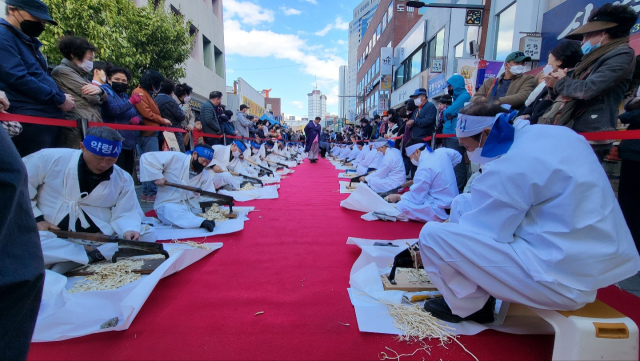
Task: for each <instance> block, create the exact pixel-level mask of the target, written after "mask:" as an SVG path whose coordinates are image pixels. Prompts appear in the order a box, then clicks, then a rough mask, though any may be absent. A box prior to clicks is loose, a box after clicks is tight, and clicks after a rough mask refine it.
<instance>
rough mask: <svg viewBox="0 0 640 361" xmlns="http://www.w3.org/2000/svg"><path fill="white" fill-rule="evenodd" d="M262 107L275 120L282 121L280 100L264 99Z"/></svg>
mask: <svg viewBox="0 0 640 361" xmlns="http://www.w3.org/2000/svg"><path fill="white" fill-rule="evenodd" d="M264 106H265V109H266V110H267V111H268V112H271V113H273V116H274V117H275V119H276V120H281V119H282V99H280V98H264Z"/></svg>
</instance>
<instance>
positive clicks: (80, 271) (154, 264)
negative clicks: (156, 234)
mask: <svg viewBox="0 0 640 361" xmlns="http://www.w3.org/2000/svg"><path fill="white" fill-rule="evenodd" d="M164 261H165V259H164V258H157V259H145V260H144V263H143V264H142V266H141V267H140V268H139V269H135V270H133V271H132V272H133V273H139V274H141V275H148V274H151V273H153V271H155V270H156V268H158V267H160V265H161V264H162V262H164ZM92 274H94V272H92V271H91V265H86V266H82V267H80V268H76V269H74V270H71V271H69V272H67V273H65V274H64V275H65V276H67V277H84V276H91V275H92Z"/></svg>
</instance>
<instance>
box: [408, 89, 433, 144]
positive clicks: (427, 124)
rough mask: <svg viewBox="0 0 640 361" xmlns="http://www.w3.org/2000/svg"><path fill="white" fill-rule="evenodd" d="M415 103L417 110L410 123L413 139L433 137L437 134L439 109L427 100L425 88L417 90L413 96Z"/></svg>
mask: <svg viewBox="0 0 640 361" xmlns="http://www.w3.org/2000/svg"><path fill="white" fill-rule="evenodd" d="M413 102H414V104H415V105H416V107H417V109H416V110H415V111H414V112H413V117H412V118H411V120H409V122H408V125H410V127H411V139H424V138H427V137H431V136H433V134H434V133H435V132H436V117H437V116H438V109H436V106H435V105H433V103H431V102H430V101H429V99H428V98H427V90H426V89H425V88H419V89H416V91H415V93H414V94H413Z"/></svg>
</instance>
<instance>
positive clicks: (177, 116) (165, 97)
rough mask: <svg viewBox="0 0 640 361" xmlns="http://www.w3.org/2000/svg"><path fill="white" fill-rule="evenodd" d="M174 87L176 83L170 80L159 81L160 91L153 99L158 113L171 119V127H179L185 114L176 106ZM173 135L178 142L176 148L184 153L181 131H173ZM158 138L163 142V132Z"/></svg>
mask: <svg viewBox="0 0 640 361" xmlns="http://www.w3.org/2000/svg"><path fill="white" fill-rule="evenodd" d="M175 89H176V85H175V84H174V83H173V82H172V81H171V80H169V79H165V80H163V81H162V83H160V91H159V92H158V95H156V97H155V99H154V100H155V101H156V104H158V109H160V115H161V116H162V117H163V118H166V119H169V120H170V121H171V127H172V128H177V129H181V128H182V123H183V122H184V120H185V115H184V113H183V112H182V109H180V107H179V106H178V103H176V101H175V100H174V99H173V92H174V90H175ZM173 135H174V137H175V139H176V143H178V149H177V150H179V151H180V152H183V153H184V152H185V148H184V137H183V136H182V133H175V132H174V133H173ZM159 138H160V139H161V141H162V142H164V141H165V140H164V133H160V137H159Z"/></svg>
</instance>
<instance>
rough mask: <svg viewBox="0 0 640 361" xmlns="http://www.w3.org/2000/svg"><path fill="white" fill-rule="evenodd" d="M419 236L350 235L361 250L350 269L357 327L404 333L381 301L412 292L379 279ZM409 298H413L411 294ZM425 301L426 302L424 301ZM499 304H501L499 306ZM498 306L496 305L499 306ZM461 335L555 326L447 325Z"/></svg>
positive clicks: (513, 321)
mask: <svg viewBox="0 0 640 361" xmlns="http://www.w3.org/2000/svg"><path fill="white" fill-rule="evenodd" d="M417 241H418V240H417V239H401V240H393V241H389V240H370V239H361V238H352V237H350V238H349V239H348V240H347V244H349V245H356V246H358V247H360V248H361V249H362V253H361V254H360V257H358V259H357V260H356V262H355V263H354V264H353V267H352V268H351V273H350V278H349V285H350V286H351V287H350V288H349V289H348V291H349V298H350V299H351V303H352V304H353V307H354V309H355V311H356V318H357V320H358V328H359V329H360V331H362V332H375V333H387V334H393V335H400V334H402V332H401V331H400V330H398V329H397V328H396V327H395V326H394V324H393V318H392V317H391V315H389V312H388V310H387V307H386V306H385V305H383V304H382V303H380V302H378V300H386V301H389V302H392V303H401V302H403V301H402V299H403V296H404V295H408V296H410V295H411V294H412V293H411V292H404V291H385V290H384V287H383V286H382V281H381V280H380V276H381V275H388V274H389V272H390V271H391V265H392V264H393V259H394V257H395V256H396V255H397V254H398V253H400V252H402V251H404V250H405V249H407V243H408V244H414V243H416V242H417ZM375 242H383V243H388V242H391V243H392V244H394V245H396V246H398V247H388V246H374V245H373V244H374V243H375ZM409 298H410V297H409ZM422 304H424V302H422ZM498 307H499V306H498ZM498 307H497V308H498ZM448 325H449V326H451V327H453V328H454V329H455V333H456V334H458V335H475V334H477V333H479V332H481V331H483V330H486V329H494V330H497V331H501V332H507V333H514V334H549V333H553V328H552V327H551V326H550V325H549V324H548V323H546V322H545V321H544V320H542V319H541V318H539V317H536V316H529V315H522V316H507V318H506V319H505V322H504V323H503V324H502V325H480V324H477V323H475V322H462V323H459V324H448Z"/></svg>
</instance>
